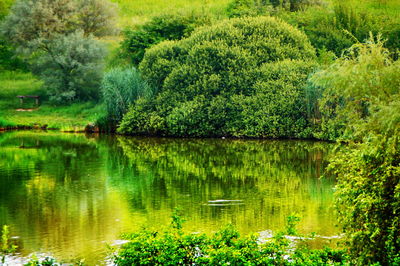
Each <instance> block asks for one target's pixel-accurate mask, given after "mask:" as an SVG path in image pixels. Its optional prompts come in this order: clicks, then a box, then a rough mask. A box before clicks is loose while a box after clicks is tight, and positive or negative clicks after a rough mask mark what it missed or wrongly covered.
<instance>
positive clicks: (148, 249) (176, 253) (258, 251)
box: [114, 213, 346, 265]
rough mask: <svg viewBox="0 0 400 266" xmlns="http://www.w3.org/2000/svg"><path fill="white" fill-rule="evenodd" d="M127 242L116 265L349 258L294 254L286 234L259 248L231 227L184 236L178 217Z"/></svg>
mask: <svg viewBox="0 0 400 266" xmlns="http://www.w3.org/2000/svg"><path fill="white" fill-rule="evenodd" d="M295 220H296V219H295ZM293 222H294V221H293V219H292V220H291V221H289V227H288V229H289V228H290V230H293ZM125 238H126V239H128V240H129V243H127V244H124V245H123V246H122V247H121V249H120V250H119V251H118V253H117V254H116V255H115V256H114V262H115V263H116V264H117V265H322V264H324V265H326V264H330V265H342V264H343V263H344V262H345V258H346V257H345V253H344V252H343V251H341V250H332V249H329V248H325V249H323V250H309V249H306V248H302V249H297V250H295V251H294V252H293V251H291V249H290V248H289V245H290V241H289V240H287V239H286V238H285V237H284V234H283V233H280V234H277V235H276V236H275V237H274V238H273V239H271V240H270V241H269V242H267V243H265V244H260V242H259V240H258V237H257V235H255V234H253V235H250V236H246V237H241V236H240V234H239V232H238V231H237V230H236V229H235V228H234V227H233V226H232V225H228V226H226V227H224V228H223V229H221V230H220V231H218V232H217V233H215V234H213V235H211V236H207V235H205V234H191V233H185V232H183V231H182V218H181V216H179V215H177V213H174V214H173V216H172V223H171V227H170V228H169V229H167V230H165V231H151V230H142V231H140V232H137V233H134V234H129V235H125Z"/></svg>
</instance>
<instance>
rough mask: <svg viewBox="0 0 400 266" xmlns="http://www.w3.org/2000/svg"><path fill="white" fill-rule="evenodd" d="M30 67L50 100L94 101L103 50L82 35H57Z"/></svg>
mask: <svg viewBox="0 0 400 266" xmlns="http://www.w3.org/2000/svg"><path fill="white" fill-rule="evenodd" d="M47 47H48V48H47V49H48V52H47V53H43V54H40V55H39V56H38V58H37V59H36V60H35V61H34V64H33V65H32V68H33V72H34V73H36V74H37V75H38V76H40V78H41V79H42V80H43V81H44V85H45V86H46V87H47V89H48V94H49V95H50V100H53V101H55V102H65V101H67V102H71V101H76V100H93V99H94V100H96V99H98V98H99V96H100V92H99V87H100V82H101V77H102V72H103V58H104V54H105V49H104V48H103V46H102V45H101V44H100V43H99V42H97V41H96V40H94V39H92V38H84V36H83V33H82V32H76V33H72V34H69V35H65V36H61V37H60V38H57V39H54V40H52V41H51V42H50V43H48V45H47Z"/></svg>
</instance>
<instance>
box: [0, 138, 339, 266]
mask: <svg viewBox="0 0 400 266" xmlns="http://www.w3.org/2000/svg"><path fill="white" fill-rule="evenodd" d="M332 148H333V147H332V145H331V144H327V143H321V142H306V141H260V140H222V139H209V140H199V139H194V140H193V139H157V138H134V137H119V136H96V135H88V136H85V135H83V134H62V133H55V132H9V133H2V134H0V225H2V224H8V225H10V228H11V231H12V235H13V236H15V239H14V241H15V242H16V243H17V244H18V246H19V252H20V256H27V255H28V254H30V253H32V252H41V253H45V254H52V255H53V256H55V257H56V258H58V259H62V260H65V261H71V260H75V259H81V258H85V259H86V263H88V264H89V265H92V264H95V263H100V262H101V261H102V260H104V257H105V254H106V251H107V250H106V244H112V243H113V242H114V241H115V240H117V239H119V236H120V234H121V233H122V232H130V231H133V230H138V229H140V228H141V227H142V226H147V227H154V228H160V227H163V226H166V225H168V224H169V222H170V215H171V213H172V210H173V209H174V208H175V207H179V208H181V209H182V210H183V213H184V215H185V219H186V220H187V222H186V223H185V224H184V228H185V229H186V230H188V231H190V232H205V233H211V232H214V231H216V230H218V229H219V228H220V227H221V226H223V225H225V224H227V223H232V224H234V225H235V226H236V227H237V228H238V229H239V231H240V232H242V233H243V234H247V233H249V232H261V231H265V230H273V231H276V230H280V229H282V228H284V226H285V217H287V216H288V215H290V214H292V213H297V214H298V215H300V216H301V222H300V224H299V229H300V230H299V231H301V232H303V233H310V232H316V233H317V234H319V235H323V236H333V235H337V234H338V231H339V230H338V228H337V227H335V222H336V218H335V216H334V214H333V186H334V180H333V179H332V178H329V177H325V178H321V176H322V175H323V170H324V167H325V165H326V161H325V158H326V156H327V155H328V153H329V150H331V149H332ZM220 200H234V201H226V202H225V201H220Z"/></svg>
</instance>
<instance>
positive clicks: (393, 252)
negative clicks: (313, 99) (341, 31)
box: [312, 37, 400, 265]
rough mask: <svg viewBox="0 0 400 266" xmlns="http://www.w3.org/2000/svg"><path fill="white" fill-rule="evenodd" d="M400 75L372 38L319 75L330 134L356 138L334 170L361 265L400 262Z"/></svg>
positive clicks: (333, 163)
mask: <svg viewBox="0 0 400 266" xmlns="http://www.w3.org/2000/svg"><path fill="white" fill-rule="evenodd" d="M399 76H400V64H399V61H392V60H391V58H390V56H389V52H388V50H387V49H384V48H383V47H382V43H381V42H379V37H378V42H374V40H373V38H372V37H371V39H370V40H369V42H367V43H366V44H359V45H355V46H353V47H352V49H350V50H349V52H348V55H346V56H344V57H343V58H341V59H339V60H337V61H336V62H335V63H334V64H333V65H332V66H330V67H329V68H328V69H326V70H324V71H322V72H319V73H317V74H316V75H315V76H314V77H313V78H312V81H313V82H314V83H315V84H316V85H318V86H321V87H323V88H324V89H325V91H324V94H323V98H322V100H321V102H320V104H321V105H320V107H321V112H322V114H323V117H322V118H323V121H322V125H323V129H325V130H326V131H327V132H326V131H325V132H324V133H325V134H327V135H328V137H329V136H332V135H337V136H340V137H341V139H346V140H348V141H350V144H349V146H347V147H344V148H342V149H341V150H340V151H339V152H338V153H337V154H336V155H335V157H334V158H332V161H331V164H330V169H331V170H332V171H333V172H334V173H335V174H336V175H337V177H338V184H337V188H336V191H337V192H336V198H337V200H336V203H337V209H338V212H339V218H340V221H341V224H342V225H343V229H344V232H345V233H346V237H347V240H348V246H349V248H350V254H351V259H352V262H353V263H354V264H356V265H372V264H377V263H378V264H379V265H397V264H398V263H399V262H400V257H399V254H400V239H399V235H400V219H399V212H400V178H399V177H400V167H399V165H400V145H399V143H400V142H399V136H400V95H399V87H400V81H399V79H398V77H399ZM353 141H356V142H355V143H353Z"/></svg>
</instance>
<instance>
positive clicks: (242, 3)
mask: <svg viewBox="0 0 400 266" xmlns="http://www.w3.org/2000/svg"><path fill="white" fill-rule="evenodd" d="M323 4H324V1H319V0H233V1H232V2H231V3H230V4H229V5H228V8H227V14H228V17H231V18H233V17H243V16H258V15H266V14H268V13H272V14H273V13H276V12H277V11H278V10H287V11H289V12H295V11H300V10H304V9H306V8H307V7H309V6H320V5H323Z"/></svg>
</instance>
